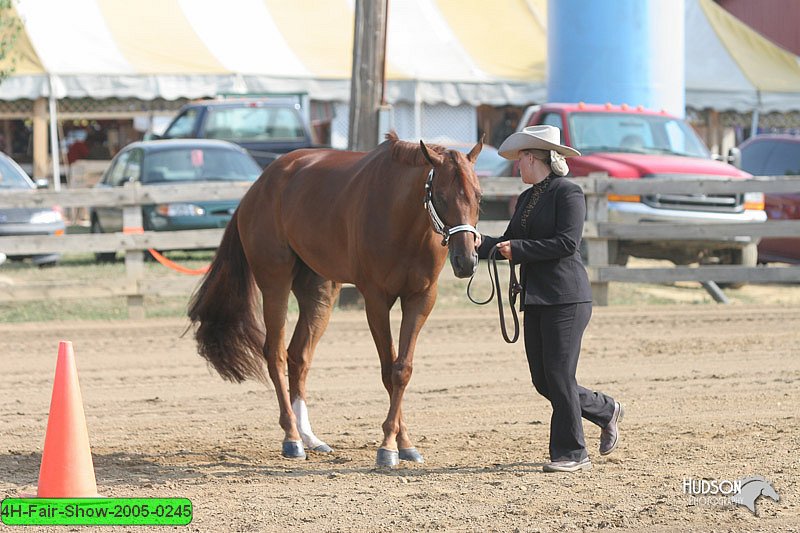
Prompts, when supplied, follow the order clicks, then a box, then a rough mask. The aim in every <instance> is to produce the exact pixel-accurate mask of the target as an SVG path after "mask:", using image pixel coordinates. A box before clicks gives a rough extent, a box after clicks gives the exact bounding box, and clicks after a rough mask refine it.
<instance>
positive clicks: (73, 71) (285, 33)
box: [0, 0, 546, 105]
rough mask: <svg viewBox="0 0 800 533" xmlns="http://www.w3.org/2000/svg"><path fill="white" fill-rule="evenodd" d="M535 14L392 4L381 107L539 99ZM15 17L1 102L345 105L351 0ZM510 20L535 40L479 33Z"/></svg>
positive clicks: (23, 9) (59, 9) (25, 11)
mask: <svg viewBox="0 0 800 533" xmlns="http://www.w3.org/2000/svg"><path fill="white" fill-rule="evenodd" d="M545 5H546V0H538V1H534V2H526V1H508V2H500V3H498V4H497V5H494V4H491V8H490V4H489V3H485V2H479V1H472V2H463V1H456V0H393V1H392V2H390V10H391V11H390V13H389V17H388V20H389V28H388V32H387V34H388V39H387V78H388V79H389V80H390V81H389V84H388V88H387V97H388V100H389V101H390V102H397V101H406V102H416V101H422V102H425V103H432V104H434V103H447V104H449V105H459V104H463V103H467V104H470V105H479V104H481V103H488V104H496V105H502V104H506V103H517V104H524V103H527V102H531V101H536V100H541V99H542V98H543V96H544V83H543V80H544V76H543V74H544V71H543V65H544V53H545V51H544V49H543V48H540V47H539V46H540V44H541V43H542V42H544V39H543V36H544V29H543V26H542V20H544V19H543V14H544V13H545ZM16 10H17V13H18V14H19V17H20V19H21V21H22V23H23V26H24V33H23V35H22V36H21V38H20V40H19V43H18V45H17V47H16V50H15V52H16V55H17V57H18V62H17V68H16V71H15V73H14V75H12V76H11V77H10V78H9V79H7V80H6V81H5V82H3V84H2V85H0V99H3V100H17V99H35V98H37V97H41V96H48V95H49V94H50V92H51V90H52V92H53V93H54V94H55V96H56V97H57V98H65V97H68V98H87V97H88V98H94V99H103V98H138V99H143V100H150V99H155V98H164V99H167V100H172V99H176V98H197V97H203V96H212V95H216V94H220V93H281V92H291V93H306V94H308V95H309V96H310V98H312V99H316V100H325V101H340V102H346V101H348V100H349V97H350V94H349V81H350V70H351V63H352V56H351V50H352V41H353V20H354V5H353V2H352V0H351V1H347V0H292V1H291V2H286V1H283V0H227V1H226V2H225V3H224V4H220V3H219V2H215V1H211V0H141V1H137V2H128V1H125V0H70V1H69V2H58V1H54V0H19V1H18V3H17V6H16ZM509 20H514V21H515V23H517V24H521V25H522V28H529V29H535V30H536V33H535V34H533V35H529V37H531V38H530V39H528V38H525V37H522V36H521V35H519V34H518V33H517V32H502V31H501V32H498V33H497V34H496V35H489V34H487V32H486V31H485V28H497V29H499V28H502V27H503V26H504V25H505V24H507V22H508V21H509ZM481 28H484V30H481ZM491 33H494V31H492V32H491ZM509 50H513V51H514V52H513V57H512V56H510V55H509ZM495 54H496V55H495ZM521 58H525V59H524V60H522V59H521ZM51 83H52V86H51Z"/></svg>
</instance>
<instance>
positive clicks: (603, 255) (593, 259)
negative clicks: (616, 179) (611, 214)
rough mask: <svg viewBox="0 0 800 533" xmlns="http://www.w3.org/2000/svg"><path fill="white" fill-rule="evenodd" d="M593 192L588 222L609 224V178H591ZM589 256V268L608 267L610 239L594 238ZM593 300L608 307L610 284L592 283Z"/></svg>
mask: <svg viewBox="0 0 800 533" xmlns="http://www.w3.org/2000/svg"><path fill="white" fill-rule="evenodd" d="M588 179H590V180H592V181H591V186H592V188H591V191H590V192H589V194H588V195H587V201H586V220H587V221H589V222H593V223H594V224H595V226H597V225H598V224H599V223H600V222H608V196H607V195H606V192H605V183H606V182H607V181H608V179H609V178H608V177H607V176H605V177H600V176H590V177H589V178H588ZM586 249H587V252H588V254H589V257H587V264H588V266H589V267H593V268H598V267H605V266H608V239H605V238H592V239H589V240H588V241H587V243H586ZM592 300H593V301H594V303H595V305H601V306H607V305H608V282H607V281H593V282H592Z"/></svg>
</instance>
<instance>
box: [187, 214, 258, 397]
mask: <svg viewBox="0 0 800 533" xmlns="http://www.w3.org/2000/svg"><path fill="white" fill-rule="evenodd" d="M238 213H239V211H238V210H237V211H236V212H235V213H234V214H233V217H231V221H230V222H229V223H228V226H227V228H226V229H225V233H224V235H223V237H222V241H221V242H220V245H219V248H218V249H217V253H216V255H215V256H214V260H213V261H212V263H211V268H210V269H209V271H208V273H207V274H206V275H205V277H204V278H203V282H202V284H201V285H200V287H199V288H198V289H197V291H195V293H194V294H193V295H192V299H191V301H190V302H189V310H188V311H189V319H190V320H191V322H192V326H194V327H195V334H194V337H195V339H196V340H197V349H198V353H199V354H200V355H201V356H203V358H205V359H206V361H208V362H209V364H210V365H211V366H213V367H214V369H215V370H216V371H217V372H219V374H220V375H221V376H222V377H223V378H225V379H227V380H230V381H234V382H237V383H238V382H241V381H244V380H245V379H247V378H255V379H258V380H261V381H265V380H266V376H265V375H264V356H263V351H262V350H263V345H264V339H265V335H264V331H263V329H262V328H261V326H260V321H259V314H258V298H256V287H255V281H254V280H253V275H252V273H251V271H250V265H249V264H248V263H247V257H246V256H245V254H244V249H243V248H242V241H241V238H240V236H239V228H238V224H237V215H238ZM190 327H191V326H190Z"/></svg>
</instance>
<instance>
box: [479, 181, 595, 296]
mask: <svg viewBox="0 0 800 533" xmlns="http://www.w3.org/2000/svg"><path fill="white" fill-rule="evenodd" d="M531 192H532V189H528V190H526V191H525V192H523V193H522V194H521V195H520V197H519V201H518V202H517V208H516V210H515V211H514V216H513V217H511V221H510V222H509V223H508V227H507V228H506V231H505V233H504V234H503V235H502V236H501V237H486V236H483V235H481V237H482V239H483V242H482V243H481V246H480V248H478V255H479V257H480V258H481V259H486V258H488V257H489V253H490V252H491V250H492V248H494V246H495V245H496V244H497V243H498V242H502V241H507V240H510V241H511V257H512V261H513V263H515V264H520V265H521V266H520V282H521V283H522V286H523V287H524V288H525V299H524V300H523V301H524V304H525V305H558V304H569V303H579V302H591V301H592V288H591V285H590V284H589V276H588V275H587V274H586V269H585V268H584V266H583V263H582V262H581V253H580V244H581V235H583V221H584V219H585V218H586V201H585V199H584V197H583V191H582V190H581V188H580V187H579V186H578V185H576V184H575V183H572V182H571V181H568V180H566V179H561V178H559V177H557V176H555V175H551V176H550V183H549V185H548V187H547V189H546V190H545V191H544V192H543V193H542V195H541V196H540V197H539V201H538V202H537V203H536V206H535V207H534V208H533V211H532V212H531V213H530V215H529V216H528V223H527V226H528V227H527V231H523V229H522V222H521V217H522V211H523V209H524V207H525V206H526V205H527V204H528V198H530V196H531ZM497 257H499V258H501V259H502V256H501V255H500V254H498V255H497Z"/></svg>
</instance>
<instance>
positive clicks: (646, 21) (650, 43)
mask: <svg viewBox="0 0 800 533" xmlns="http://www.w3.org/2000/svg"><path fill="white" fill-rule="evenodd" d="M684 9H685V5H684V0H550V1H549V3H548V14H547V100H548V101H550V102H586V103H595V104H604V103H606V102H610V103H612V104H623V103H625V104H629V105H632V106H637V105H643V106H644V107H648V108H651V109H656V110H661V109H664V110H666V111H668V112H670V113H672V114H674V115H677V116H679V117H683V116H684V113H685V108H686V103H685V81H684V80H685V75H684V61H685V57H684V49H685V45H684V42H685V41H684Z"/></svg>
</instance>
